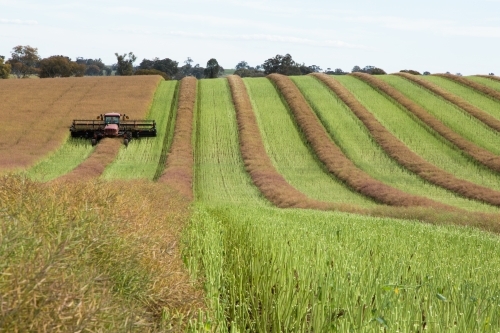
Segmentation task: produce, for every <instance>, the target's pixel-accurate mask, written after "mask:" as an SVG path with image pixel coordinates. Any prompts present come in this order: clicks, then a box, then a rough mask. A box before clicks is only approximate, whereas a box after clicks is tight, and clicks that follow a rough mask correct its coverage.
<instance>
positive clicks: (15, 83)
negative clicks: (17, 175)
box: [0, 76, 161, 169]
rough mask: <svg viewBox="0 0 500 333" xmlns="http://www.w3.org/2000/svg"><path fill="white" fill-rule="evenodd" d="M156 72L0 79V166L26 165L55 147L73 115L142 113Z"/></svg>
mask: <svg viewBox="0 0 500 333" xmlns="http://www.w3.org/2000/svg"><path fill="white" fill-rule="evenodd" d="M160 80H161V77H159V76H133V77H125V76H116V77H85V78H57V79H43V80H0V119H1V122H2V135H0V169H16V168H26V167H28V166H30V165H32V164H33V163H34V162H36V161H37V160H38V159H40V158H41V157H43V156H44V155H46V154H47V153H48V152H50V151H53V150H55V149H56V148H57V147H58V146H60V145H61V143H62V142H63V141H64V139H65V138H66V137H67V136H68V135H69V130H68V129H69V126H70V125H71V121H72V120H73V119H77V118H79V119H84V118H90V119H94V118H95V117H96V116H97V115H99V114H101V113H106V112H120V113H126V114H127V115H129V116H130V117H131V118H143V117H144V116H145V115H146V113H147V111H148V109H149V106H150V104H151V101H152V98H153V94H154V92H155V90H156V87H157V86H158V83H159V82H160Z"/></svg>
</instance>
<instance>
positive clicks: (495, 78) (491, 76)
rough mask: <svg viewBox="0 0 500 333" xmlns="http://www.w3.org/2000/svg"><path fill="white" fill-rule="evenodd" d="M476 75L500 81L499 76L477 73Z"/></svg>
mask: <svg viewBox="0 0 500 333" xmlns="http://www.w3.org/2000/svg"><path fill="white" fill-rule="evenodd" d="M477 76H479V77H485V78H487V79H490V80H493V81H500V76H495V75H477Z"/></svg>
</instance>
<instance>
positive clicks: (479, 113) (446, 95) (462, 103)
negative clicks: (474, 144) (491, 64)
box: [396, 73, 500, 131]
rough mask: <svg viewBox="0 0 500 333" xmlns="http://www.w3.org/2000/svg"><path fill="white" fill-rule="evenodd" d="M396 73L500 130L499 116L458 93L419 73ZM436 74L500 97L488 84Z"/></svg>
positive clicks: (490, 95) (491, 95)
mask: <svg viewBox="0 0 500 333" xmlns="http://www.w3.org/2000/svg"><path fill="white" fill-rule="evenodd" d="M396 75H399V76H401V77H404V78H405V79H407V80H408V81H411V82H413V83H416V84H418V85H420V86H422V87H424V88H425V89H427V90H429V91H430V92H432V93H433V94H435V95H437V96H439V97H441V98H443V99H444V100H446V101H448V102H450V103H451V104H453V105H455V106H457V107H458V108H460V109H462V110H464V111H465V112H467V113H468V114H470V115H471V116H473V117H474V118H476V119H478V120H479V121H481V122H483V123H484V124H485V125H487V126H488V127H490V128H492V129H494V130H496V131H500V120H498V119H497V118H495V117H493V116H492V115H490V114H488V113H487V112H484V111H483V110H481V109H480V108H478V107H476V106H474V105H472V104H470V103H469V102H467V101H466V100H465V99H463V98H461V97H459V96H457V95H454V94H452V93H450V92H449V91H446V90H445V89H442V88H441V87H439V86H438V85H436V84H434V83H432V82H429V81H427V80H425V79H422V78H421V77H418V76H417V75H412V74H408V73H397V74H396ZM435 76H440V77H444V78H446V79H450V80H453V81H455V82H457V83H459V84H461V85H465V86H468V87H471V88H473V89H475V90H477V91H479V92H481V93H483V94H486V95H488V96H489V97H491V98H496V97H494V95H498V96H499V98H500V93H498V92H496V91H495V90H493V89H491V88H488V87H486V86H483V85H482V84H479V83H476V82H473V81H470V80H467V79H464V78H462V77H460V76H456V75H451V74H435Z"/></svg>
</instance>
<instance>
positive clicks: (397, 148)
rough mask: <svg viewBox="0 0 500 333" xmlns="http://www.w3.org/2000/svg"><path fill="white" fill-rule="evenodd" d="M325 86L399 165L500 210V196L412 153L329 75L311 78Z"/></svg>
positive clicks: (316, 75) (498, 193) (461, 194)
mask: <svg viewBox="0 0 500 333" xmlns="http://www.w3.org/2000/svg"><path fill="white" fill-rule="evenodd" d="M312 75H313V76H314V77H315V78H317V79H318V80H320V81H321V82H322V83H323V84H325V85H326V86H327V87H328V88H329V89H330V90H331V91H332V92H333V93H334V94H335V95H336V96H337V97H338V98H339V99H340V100H341V101H342V102H344V104H345V105H346V106H347V107H348V108H349V109H350V110H351V111H352V112H353V113H354V114H355V115H356V117H357V118H358V119H359V120H360V121H361V122H362V123H363V124H364V125H365V127H366V128H367V129H368V131H369V132H370V134H371V136H372V137H373V138H374V139H375V141H376V142H377V143H378V145H379V146H380V147H382V149H383V150H384V151H385V152H386V153H387V155H389V156H390V157H391V158H393V159H394V160H395V161H396V162H398V163H399V164H400V165H402V166H403V167H405V168H406V169H408V170H410V171H411V172H414V173H415V174H417V175H418V176H420V177H421V178H423V179H425V180H426V181H428V182H429V183H431V184H434V185H438V186H440V187H443V188H445V189H447V190H450V191H453V192H454V193H456V194H459V195H460V196H463V197H465V198H468V199H474V200H480V201H483V202H486V203H488V204H491V205H495V206H500V192H498V191H495V190H492V189H490V188H487V187H484V186H480V185H477V184H474V183H472V182H469V181H467V180H464V179H459V178H457V177H455V176H454V175H453V174H451V173H449V172H447V171H445V170H443V169H440V168H438V167H437V166H435V165H433V164H432V163H429V162H427V161H426V160H424V159H423V158H422V157H420V156H419V155H417V154H416V153H414V152H413V151H411V150H410V149H409V148H408V147H407V146H406V145H405V144H404V143H403V142H402V141H401V140H399V139H398V138H397V137H396V136H394V135H393V134H392V133H391V132H390V131H389V130H387V129H386V128H385V127H384V126H383V125H382V124H381V123H380V122H379V121H378V120H377V118H375V116H374V115H373V114H372V113H371V112H370V111H368V110H367V109H366V108H365V107H364V106H363V105H362V104H361V103H360V102H359V101H358V100H357V99H356V97H354V95H353V94H352V93H351V92H350V91H349V90H347V89H346V88H345V87H344V86H343V85H342V84H340V82H338V81H337V80H335V79H334V78H332V77H331V76H328V75H326V74H319V73H316V74H312Z"/></svg>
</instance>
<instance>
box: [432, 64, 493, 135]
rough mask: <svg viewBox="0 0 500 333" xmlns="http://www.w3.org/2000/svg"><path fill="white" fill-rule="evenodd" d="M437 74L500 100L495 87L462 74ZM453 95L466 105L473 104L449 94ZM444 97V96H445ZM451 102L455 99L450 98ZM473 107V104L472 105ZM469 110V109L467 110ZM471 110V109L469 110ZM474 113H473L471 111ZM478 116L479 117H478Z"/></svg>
mask: <svg viewBox="0 0 500 333" xmlns="http://www.w3.org/2000/svg"><path fill="white" fill-rule="evenodd" d="M434 75H435V76H440V77H444V78H446V79H449V80H452V81H455V82H457V83H459V84H461V85H463V86H467V87H470V88H472V89H474V90H477V91H479V92H481V93H483V94H485V95H486V96H488V97H491V98H493V99H495V100H497V101H500V92H499V91H496V90H495V89H491V88H490V87H486V86H485V85H482V84H479V83H477V82H474V81H472V80H468V79H466V78H464V77H461V76H458V75H453V74H434ZM449 95H450V96H451V97H455V99H456V101H457V102H460V103H464V106H467V105H468V107H469V106H472V105H470V104H469V103H467V102H465V101H463V100H461V98H458V97H456V96H453V95H451V94H449ZM443 97H444V96H443ZM446 99H447V100H449V99H448V98H446ZM449 101H450V102H452V103H454V102H453V101H451V100H449ZM456 105H457V106H460V107H461V108H462V109H464V110H466V109H465V108H464V107H463V106H462V105H459V104H456ZM472 107H473V106H472ZM466 111H467V110H466ZM467 112H469V111H467ZM469 113H470V112H469ZM471 114H472V113H471ZM476 118H477V117H476ZM478 119H479V118H478ZM497 122H499V123H500V121H498V120H497ZM495 129H496V128H495Z"/></svg>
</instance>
